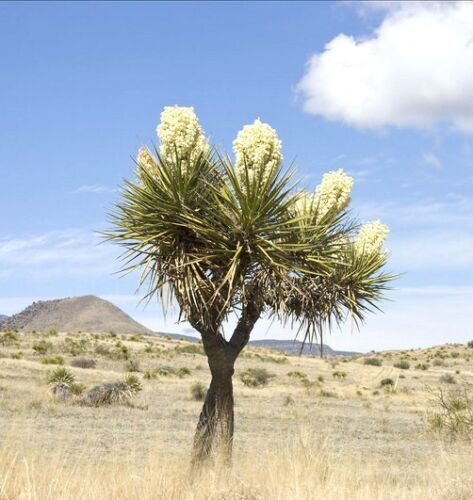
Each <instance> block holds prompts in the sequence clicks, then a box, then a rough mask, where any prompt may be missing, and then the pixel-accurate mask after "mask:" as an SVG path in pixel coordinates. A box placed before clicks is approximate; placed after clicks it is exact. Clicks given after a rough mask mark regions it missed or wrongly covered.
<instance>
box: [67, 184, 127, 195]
mask: <svg viewBox="0 0 473 500" xmlns="http://www.w3.org/2000/svg"><path fill="white" fill-rule="evenodd" d="M117 191H118V189H117V188H112V187H108V186H102V185H100V184H88V185H85V186H80V187H78V188H77V189H74V191H72V193H73V194H80V193H93V194H101V193H116V192H117Z"/></svg>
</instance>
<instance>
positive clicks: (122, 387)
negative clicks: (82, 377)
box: [82, 373, 142, 406]
mask: <svg viewBox="0 0 473 500" xmlns="http://www.w3.org/2000/svg"><path fill="white" fill-rule="evenodd" d="M141 390H142V386H141V383H140V381H139V379H138V377H137V376H136V375H135V374H134V373H127V374H126V375H125V377H124V378H123V380H122V381H118V382H108V383H106V384H100V385H96V386H95V387H93V388H92V389H90V391H88V392H87V393H86V394H85V395H84V396H83V397H82V403H83V404H85V405H88V406H101V405H111V404H120V403H121V404H123V403H128V402H129V401H130V399H131V398H133V397H134V396H136V394H138V392H140V391H141Z"/></svg>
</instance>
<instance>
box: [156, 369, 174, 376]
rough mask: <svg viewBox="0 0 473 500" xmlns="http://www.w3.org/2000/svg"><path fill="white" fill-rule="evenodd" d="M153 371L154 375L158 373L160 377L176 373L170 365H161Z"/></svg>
mask: <svg viewBox="0 0 473 500" xmlns="http://www.w3.org/2000/svg"><path fill="white" fill-rule="evenodd" d="M155 372H156V375H160V376H161V377H169V376H170V375H175V374H176V370H175V369H174V368H173V367H172V366H161V367H160V368H157V369H156V371H155Z"/></svg>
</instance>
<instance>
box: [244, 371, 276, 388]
mask: <svg viewBox="0 0 473 500" xmlns="http://www.w3.org/2000/svg"><path fill="white" fill-rule="evenodd" d="M273 377H274V375H272V374H271V373H269V372H268V370H266V368H248V369H247V370H245V371H244V372H242V373H241V374H240V380H241V381H242V382H243V384H244V385H246V386H247V387H260V386H263V385H267V384H268V382H269V380H270V379H271V378H273Z"/></svg>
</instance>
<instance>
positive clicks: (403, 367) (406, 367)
mask: <svg viewBox="0 0 473 500" xmlns="http://www.w3.org/2000/svg"><path fill="white" fill-rule="evenodd" d="M410 366H411V365H410V364H409V361H407V360H405V359H401V360H400V361H398V362H397V363H394V368H399V369H400V370H409V368H410Z"/></svg>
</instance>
